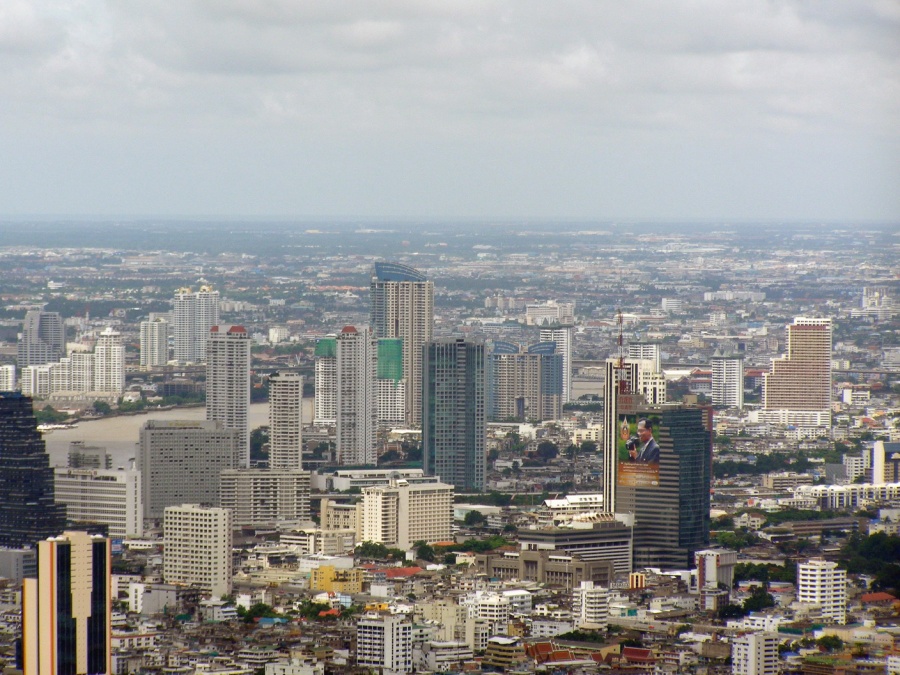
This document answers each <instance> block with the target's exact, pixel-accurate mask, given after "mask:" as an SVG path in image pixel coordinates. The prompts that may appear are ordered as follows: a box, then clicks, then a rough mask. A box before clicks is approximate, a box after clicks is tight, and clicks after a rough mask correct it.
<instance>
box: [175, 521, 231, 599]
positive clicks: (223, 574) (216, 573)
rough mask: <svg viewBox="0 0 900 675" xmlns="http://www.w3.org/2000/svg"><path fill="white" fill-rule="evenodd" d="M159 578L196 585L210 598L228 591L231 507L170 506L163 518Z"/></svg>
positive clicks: (229, 592) (228, 593)
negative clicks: (161, 562)
mask: <svg viewBox="0 0 900 675" xmlns="http://www.w3.org/2000/svg"><path fill="white" fill-rule="evenodd" d="M163 541H164V547H163V579H164V580H165V582H166V583H167V584H186V585H196V586H199V587H200V588H201V589H203V591H205V592H206V593H209V594H211V595H212V596H213V597H214V598H219V597H221V596H223V595H230V594H231V580H232V568H231V548H232V523H231V511H229V510H228V509H222V508H218V507H205V506H200V505H199V504H182V505H181V506H170V507H168V508H167V509H166V511H165V516H164V518H163Z"/></svg>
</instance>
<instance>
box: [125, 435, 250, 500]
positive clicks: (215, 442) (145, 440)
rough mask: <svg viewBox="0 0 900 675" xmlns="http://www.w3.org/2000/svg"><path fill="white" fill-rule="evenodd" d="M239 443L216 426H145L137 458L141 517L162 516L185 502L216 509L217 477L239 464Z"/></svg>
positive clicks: (236, 436)
mask: <svg viewBox="0 0 900 675" xmlns="http://www.w3.org/2000/svg"><path fill="white" fill-rule="evenodd" d="M239 442H240V441H239V435H238V432H237V431H235V430H234V429H226V428H225V427H224V426H223V425H222V423H221V422H201V421H195V420H171V421H165V422H164V421H158V420H149V421H148V422H146V423H145V424H144V426H143V427H141V436H140V442H139V444H138V456H137V468H138V470H139V471H140V472H141V492H142V493H143V498H144V517H145V518H162V517H163V511H164V510H165V508H166V507H167V506H175V505H178V504H184V503H198V504H206V505H218V503H219V474H220V473H221V472H222V471H223V470H225V469H234V468H237V467H239V466H241V464H240V460H241V459H242V458H243V454H242V452H241V451H242V450H243V446H240V445H239Z"/></svg>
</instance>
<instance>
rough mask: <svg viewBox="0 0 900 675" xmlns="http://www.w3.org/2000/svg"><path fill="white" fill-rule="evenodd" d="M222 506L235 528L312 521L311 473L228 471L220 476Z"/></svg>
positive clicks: (259, 470)
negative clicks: (310, 514)
mask: <svg viewBox="0 0 900 675" xmlns="http://www.w3.org/2000/svg"><path fill="white" fill-rule="evenodd" d="M219 482H220V488H219V489H220V492H219V494H220V497H219V505H220V506H221V507H223V508H226V509H229V510H230V511H231V514H232V524H233V525H234V526H235V527H266V526H273V525H283V524H285V523H299V522H304V521H308V520H309V494H310V475H309V471H303V470H301V469H228V470H225V471H222V472H221V474H219Z"/></svg>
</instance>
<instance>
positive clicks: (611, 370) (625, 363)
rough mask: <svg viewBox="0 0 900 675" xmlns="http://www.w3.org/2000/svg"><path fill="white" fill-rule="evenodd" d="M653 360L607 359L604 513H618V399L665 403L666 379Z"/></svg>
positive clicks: (604, 428) (604, 406)
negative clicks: (636, 397)
mask: <svg viewBox="0 0 900 675" xmlns="http://www.w3.org/2000/svg"><path fill="white" fill-rule="evenodd" d="M654 367H655V362H654V361H653V360H642V359H622V365H621V368H620V367H619V359H606V381H605V383H604V387H603V445H602V449H603V499H604V502H603V510H604V511H605V512H606V513H615V512H616V477H617V472H618V468H619V467H618V457H617V456H616V431H617V429H618V419H619V417H618V416H619V396H621V395H622V394H639V395H641V396H643V397H644V399H645V400H646V402H647V403H648V404H650V405H661V404H663V403H665V402H666V378H665V376H664V375H663V374H662V373H660V372H658V371H655V370H654Z"/></svg>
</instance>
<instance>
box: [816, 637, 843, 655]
mask: <svg viewBox="0 0 900 675" xmlns="http://www.w3.org/2000/svg"><path fill="white" fill-rule="evenodd" d="M816 646H817V647H819V648H820V649H824V650H825V651H829V652H838V651H840V650H841V649H843V648H844V641H843V640H841V638H839V637H838V636H837V635H823V636H822V637H820V638H819V639H818V640H816Z"/></svg>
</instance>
